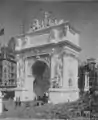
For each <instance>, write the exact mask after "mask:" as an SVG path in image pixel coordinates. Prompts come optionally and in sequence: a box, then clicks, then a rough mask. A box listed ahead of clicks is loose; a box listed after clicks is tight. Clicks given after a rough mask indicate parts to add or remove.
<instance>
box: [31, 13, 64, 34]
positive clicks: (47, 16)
mask: <svg viewBox="0 0 98 120" xmlns="http://www.w3.org/2000/svg"><path fill="white" fill-rule="evenodd" d="M43 15H44V17H43V19H42V20H38V19H34V20H33V24H32V26H31V27H30V29H29V32H33V31H36V30H40V29H44V28H47V27H51V26H54V25H59V24H61V23H63V22H64V21H63V20H59V21H58V20H57V19H56V18H52V16H51V15H52V13H51V12H48V11H45V12H44V13H43Z"/></svg>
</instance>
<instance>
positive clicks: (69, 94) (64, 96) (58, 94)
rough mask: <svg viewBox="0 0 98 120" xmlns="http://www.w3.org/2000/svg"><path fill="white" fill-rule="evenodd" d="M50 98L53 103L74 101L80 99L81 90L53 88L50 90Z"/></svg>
mask: <svg viewBox="0 0 98 120" xmlns="http://www.w3.org/2000/svg"><path fill="white" fill-rule="evenodd" d="M49 98H50V101H51V102H52V103H53V104H58V103H66V102H73V101H76V100H78V99H79V90H65V89H58V88H56V89H53V88H51V89H50V90H49Z"/></svg>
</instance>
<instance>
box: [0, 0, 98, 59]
mask: <svg viewBox="0 0 98 120" xmlns="http://www.w3.org/2000/svg"><path fill="white" fill-rule="evenodd" d="M41 8H42V9H43V10H47V11H52V12H53V16H55V17H56V18H58V19H62V18H63V19H65V20H69V21H70V23H71V24H72V25H73V26H74V27H75V28H76V29H77V30H79V31H80V46H81V48H82V52H81V54H80V59H81V60H85V59H86V58H89V57H94V58H96V59H98V54H97V51H98V2H64V1H62V2H49V1H48V2H44V1H41V0H40V2H34V1H33V2H32V0H31V1H29V2H28V1H26V0H20V1H17V0H16V1H15V0H0V27H1V28H2V27H5V36H4V37H0V41H1V42H2V43H3V42H6V43H7V42H8V40H9V39H10V37H12V36H15V35H17V34H20V33H21V31H22V30H21V27H20V25H21V24H22V21H23V20H24V22H25V30H28V28H29V25H30V23H31V22H32V20H33V18H35V17H37V18H39V19H40V18H41V17H42V15H41V13H40V9H41ZM4 40H5V41H4Z"/></svg>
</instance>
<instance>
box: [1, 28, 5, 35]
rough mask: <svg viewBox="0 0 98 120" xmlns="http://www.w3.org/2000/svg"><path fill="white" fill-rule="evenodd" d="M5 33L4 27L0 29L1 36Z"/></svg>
mask: <svg viewBox="0 0 98 120" xmlns="http://www.w3.org/2000/svg"><path fill="white" fill-rule="evenodd" d="M2 35H4V28H2V29H1V30H0V36H2Z"/></svg>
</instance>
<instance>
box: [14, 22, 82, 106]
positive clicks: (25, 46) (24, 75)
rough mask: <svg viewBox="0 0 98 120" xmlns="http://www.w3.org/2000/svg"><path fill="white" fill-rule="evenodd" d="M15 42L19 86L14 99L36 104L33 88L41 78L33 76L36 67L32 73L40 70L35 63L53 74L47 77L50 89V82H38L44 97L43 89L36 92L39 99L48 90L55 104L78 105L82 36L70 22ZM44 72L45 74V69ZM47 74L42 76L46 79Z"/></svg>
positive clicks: (42, 30) (21, 37) (45, 29)
mask: <svg viewBox="0 0 98 120" xmlns="http://www.w3.org/2000/svg"><path fill="white" fill-rule="evenodd" d="M16 41H17V43H18V44H17V45H16V47H15V51H16V58H17V83H18V84H17V90H16V92H15V96H20V97H21V101H26V100H27V101H31V100H34V97H35V93H36V90H35V89H34V87H33V85H32V84H33V83H34V80H35V76H38V75H36V74H35V75H33V74H32V70H31V68H32V65H34V66H35V70H34V71H33V72H35V71H37V70H39V69H38V68H39V67H37V65H36V63H40V65H42V64H43V65H42V66H44V65H45V66H48V67H46V68H47V69H48V68H49V71H50V73H49V74H47V75H46V76H48V75H49V76H48V77H49V80H50V83H49V84H48V85H49V86H46V85H45V84H47V82H46V79H47V78H45V79H44V80H43V81H44V82H38V85H39V86H40V85H42V88H44V89H43V90H42V89H41V90H42V91H41V93H39V91H40V89H37V90H38V91H37V94H38V95H39V94H40V95H43V92H44V90H48V91H49V99H50V100H51V102H52V103H54V104H57V103H61V102H67V101H75V100H77V99H78V98H79V90H78V84H77V81H78V56H79V52H80V51H81V48H80V46H79V34H78V32H77V31H76V30H75V29H74V28H73V27H71V25H70V23H69V22H64V23H60V24H58V25H54V26H50V27H48V28H44V29H39V30H36V31H32V32H30V33H28V32H27V33H26V34H25V36H22V35H19V36H16ZM46 61H47V62H46ZM34 66H33V67H34ZM42 68H43V71H44V67H42ZM33 69H34V68H33ZM36 69H37V70H36ZM39 71H40V70H39ZM41 72H42V71H41ZM45 72H46V71H44V72H42V73H41V74H42V75H45V74H46V73H45ZM35 73H36V72H35ZM42 75H41V76H42ZM44 77H45V76H44ZM39 79H41V78H40V77H39ZM69 80H70V82H71V84H69ZM35 83H36V82H35ZM42 83H44V84H42ZM43 86H44V87H43ZM38 88H40V87H38ZM34 90H35V91H34Z"/></svg>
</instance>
